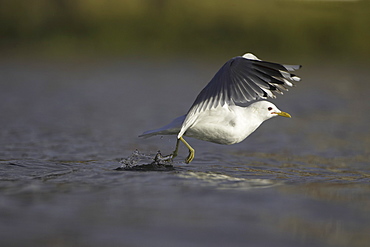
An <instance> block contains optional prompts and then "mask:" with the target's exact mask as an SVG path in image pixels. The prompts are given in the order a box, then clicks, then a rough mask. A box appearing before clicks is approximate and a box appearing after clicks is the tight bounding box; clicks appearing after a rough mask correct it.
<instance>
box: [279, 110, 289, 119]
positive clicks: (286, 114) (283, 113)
mask: <svg viewBox="0 0 370 247" xmlns="http://www.w3.org/2000/svg"><path fill="white" fill-rule="evenodd" d="M275 113H276V114H277V115H279V116H282V117H288V118H291V117H292V116H290V114H289V113H286V112H283V111H282V112H275Z"/></svg>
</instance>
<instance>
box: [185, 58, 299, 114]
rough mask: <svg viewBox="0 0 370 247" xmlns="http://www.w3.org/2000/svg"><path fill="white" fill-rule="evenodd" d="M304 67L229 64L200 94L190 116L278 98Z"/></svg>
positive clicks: (241, 61)
mask: <svg viewBox="0 0 370 247" xmlns="http://www.w3.org/2000/svg"><path fill="white" fill-rule="evenodd" d="M300 67H301V66H300V65H281V64H277V63H271V62H266V61H261V60H252V59H247V58H244V57H241V56H240V57H235V58H232V59H230V60H229V61H228V62H226V63H225V64H224V65H223V66H222V67H221V69H220V70H219V71H218V72H217V73H216V75H215V76H214V77H213V78H212V80H211V81H210V82H209V83H208V85H207V86H206V87H205V88H204V89H203V90H202V91H201V92H200V93H199V95H198V97H197V98H196V100H195V102H194V103H193V105H192V107H191V108H190V110H189V112H190V111H192V110H195V111H197V112H199V111H203V110H206V109H210V108H214V107H217V106H223V105H224V104H237V103H246V102H248V101H252V100H258V99H266V98H267V97H271V98H274V97H275V95H274V93H280V94H281V93H282V91H284V90H287V87H291V86H293V82H294V81H299V80H300V78H299V77H297V76H296V75H293V74H290V73H289V72H290V71H294V70H297V69H299V68H300Z"/></svg>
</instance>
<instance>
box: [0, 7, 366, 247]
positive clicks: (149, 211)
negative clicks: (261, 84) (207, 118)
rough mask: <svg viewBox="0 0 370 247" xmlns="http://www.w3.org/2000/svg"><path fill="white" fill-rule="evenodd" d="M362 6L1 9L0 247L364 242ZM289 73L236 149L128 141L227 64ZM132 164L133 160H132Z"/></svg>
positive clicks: (323, 246) (357, 246)
mask: <svg viewBox="0 0 370 247" xmlns="http://www.w3.org/2000/svg"><path fill="white" fill-rule="evenodd" d="M369 10H370V1H367V0H363V1H349V0H348V1H343V0H342V1H334V0H332V1H329V0H327V1H318V0H317V1H315V0H311V1H309V0H228V1H225V0H223V1H221V0H172V1H170V0H130V1H127V0H104V1H103V0H32V1H27V0H0V218H1V221H0V245H1V246H24V245H25V243H27V246H79V247H81V246H82V247H84V246H88V247H92V246H93V247H94V246H97V247H98V246H153V247H156V246H158V247H163V246H165V247H166V246H170V247H172V246H176V247H188V246H195V247H197V246H199V247H200V246H201V247H205V246H212V247H215V246H260V247H264V246H274V247H287V246H294V247H296V246H299V247H305V246H307V247H311V246H315V247H316V246H317V247H328V246H329V247H331V246H333V247H338V246H340V247H342V246H343V247H347V246H354V247H365V246H366V247H367V246H369V242H370V236H369V232H370V211H369V210H370V186H369V184H370V166H369V163H370V131H369V122H370V115H369V114H368V112H369V111H368V109H369V100H368V99H369V96H368V94H369V93H368V92H369V91H370V84H369V77H370V71H369V65H370V29H369V27H370V14H369V13H370V12H369ZM246 52H252V53H254V54H255V55H256V56H258V57H259V58H261V59H264V60H267V61H272V62H278V63H285V64H302V65H303V67H302V68H301V69H300V70H298V71H297V72H296V74H297V75H299V76H300V77H301V78H302V81H301V82H299V83H297V87H294V88H291V89H290V92H288V93H286V94H284V96H278V97H277V98H276V99H274V100H273V102H274V103H275V104H276V105H277V106H278V107H279V109H281V110H284V111H287V112H289V113H290V114H291V115H292V116H293V118H292V119H286V118H274V119H271V120H269V121H267V122H266V123H264V124H263V126H261V128H259V129H258V130H257V131H256V132H254V133H253V134H252V135H251V136H250V137H248V138H247V139H246V140H245V141H243V142H242V143H239V144H235V145H231V146H224V145H217V144H213V143H207V142H202V141H198V140H195V139H191V138H189V139H187V140H188V142H189V143H190V144H191V145H192V146H193V147H194V148H195V149H196V156H195V159H194V161H193V162H192V163H190V164H188V165H186V164H184V163H183V160H184V159H185V157H186V156H187V150H186V148H184V147H183V146H180V151H179V156H178V157H177V158H176V159H175V161H174V163H173V165H174V169H173V170H170V171H166V172H134V171H116V170H115V169H116V168H117V167H118V166H120V165H121V164H120V163H119V160H120V159H121V158H127V157H131V158H132V157H135V156H131V154H132V153H133V152H134V151H135V150H136V149H137V150H139V152H140V154H143V156H144V157H154V155H155V154H156V152H157V151H158V150H161V152H162V153H163V154H169V153H170V152H172V151H173V149H174V147H175V143H176V140H175V138H174V137H173V136H172V137H159V136H157V137H153V138H149V139H142V138H138V135H139V134H141V133H142V132H143V131H145V130H148V129H154V128H158V127H161V126H163V125H165V124H167V123H169V122H170V121H171V120H172V119H173V118H175V117H177V116H180V115H183V114H185V113H186V111H187V110H188V109H189V107H190V106H191V104H192V103H193V101H194V99H195V97H196V96H197V94H198V93H199V92H200V90H201V89H202V88H203V87H204V86H205V85H206V83H207V82H208V81H209V80H210V79H211V78H212V76H213V75H214V74H215V73H216V71H217V70H218V69H219V68H220V67H221V66H222V65H223V64H224V63H225V62H226V61H227V60H229V59H230V58H232V57H235V56H238V55H243V54H244V53H246ZM133 160H134V159H133Z"/></svg>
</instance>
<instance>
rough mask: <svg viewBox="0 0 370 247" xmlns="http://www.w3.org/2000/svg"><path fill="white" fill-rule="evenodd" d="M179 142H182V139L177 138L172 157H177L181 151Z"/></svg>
mask: <svg viewBox="0 0 370 247" xmlns="http://www.w3.org/2000/svg"><path fill="white" fill-rule="evenodd" d="M179 143H180V139H177V142H176V148H175V151H173V153H172V159H174V158H176V156H177V153H178V152H179Z"/></svg>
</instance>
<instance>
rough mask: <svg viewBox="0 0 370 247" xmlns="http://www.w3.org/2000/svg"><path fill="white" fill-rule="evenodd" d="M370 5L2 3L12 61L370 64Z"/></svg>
mask: <svg viewBox="0 0 370 247" xmlns="http://www.w3.org/2000/svg"><path fill="white" fill-rule="evenodd" d="M369 9H370V1H351V2H348V1H347V2H344V1H340V2H338V1H325V2H322V1H321V2H320V1H307V0H306V1H299V0H295V1H293V0H290V1H289V0H280V1H279V0H274V1H273V0H263V1H261V0H249V1H247V0H231V1H212V0H131V1H129V0H126V1H125V0H105V1H103V0H34V1H23V0H13V1H5V0H2V1H0V35H1V39H0V50H1V51H2V52H3V53H7V54H16V55H24V54H41V55H43V56H59V55H63V56H65V55H67V56H72V55H86V54H87V55H98V56H99V55H114V56H122V55H136V54H141V55H148V56H150V55H156V56H158V55H164V56H171V55H173V54H174V55H181V54H185V55H187V56H197V55H202V56H225V55H227V56H233V55H236V54H240V53H241V52H247V51H253V52H254V53H256V54H258V55H259V56H261V57H267V56H268V57H270V58H271V57H274V56H276V57H277V56H282V55H284V57H292V58H296V57H300V58H302V57H303V58H305V59H307V60H316V61H317V60H318V59H323V58H325V59H328V58H332V59H335V60H346V59H353V58H356V59H357V60H360V61H369V58H370V31H369V30H370V29H369V26H370V15H369Z"/></svg>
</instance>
